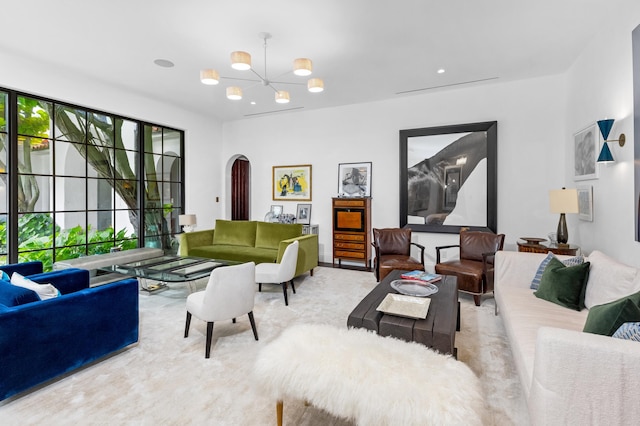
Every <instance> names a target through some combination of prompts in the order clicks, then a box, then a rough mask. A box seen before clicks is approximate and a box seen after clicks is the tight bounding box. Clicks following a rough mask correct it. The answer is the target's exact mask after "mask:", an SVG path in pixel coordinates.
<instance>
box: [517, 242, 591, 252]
mask: <svg viewBox="0 0 640 426" xmlns="http://www.w3.org/2000/svg"><path fill="white" fill-rule="evenodd" d="M517 244H518V251H524V252H528V253H548V252H551V253H553V254H559V255H567V256H575V255H576V254H577V253H578V250H580V247H579V246H576V245H573V244H568V245H566V246H559V245H555V244H549V245H547V244H541V243H521V242H520V241H518V242H517Z"/></svg>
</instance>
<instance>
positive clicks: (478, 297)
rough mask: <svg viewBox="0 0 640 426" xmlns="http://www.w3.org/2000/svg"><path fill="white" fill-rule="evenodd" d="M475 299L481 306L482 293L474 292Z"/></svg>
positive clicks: (477, 304)
mask: <svg viewBox="0 0 640 426" xmlns="http://www.w3.org/2000/svg"><path fill="white" fill-rule="evenodd" d="M473 301H474V302H475V303H476V306H480V303H481V302H482V295H481V294H474V295H473Z"/></svg>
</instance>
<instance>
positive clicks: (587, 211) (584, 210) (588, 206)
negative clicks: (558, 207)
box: [577, 185, 593, 222]
mask: <svg viewBox="0 0 640 426" xmlns="http://www.w3.org/2000/svg"><path fill="white" fill-rule="evenodd" d="M577 189H578V219H580V220H586V221H588V222H593V186H591V185H579V186H578V187H577Z"/></svg>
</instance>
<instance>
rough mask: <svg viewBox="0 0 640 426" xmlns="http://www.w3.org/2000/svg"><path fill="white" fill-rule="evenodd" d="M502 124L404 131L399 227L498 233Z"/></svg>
mask: <svg viewBox="0 0 640 426" xmlns="http://www.w3.org/2000/svg"><path fill="white" fill-rule="evenodd" d="M497 140H498V122H497V121H488V122H482V123H470V124H459V125H452V126H440V127H427V128H421V129H409V130H401V131H400V226H401V227H404V226H408V227H409V228H411V229H413V230H415V231H418V232H437V233H459V232H460V228H462V227H468V228H470V229H473V230H480V231H492V232H496V231H497V216H498V215H497V211H498V202H497V193H498V191H497V190H498V174H497V170H498V167H497V159H498V156H497V151H498V144H497Z"/></svg>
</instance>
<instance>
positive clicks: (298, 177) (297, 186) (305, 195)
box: [271, 164, 311, 201]
mask: <svg viewBox="0 0 640 426" xmlns="http://www.w3.org/2000/svg"><path fill="white" fill-rule="evenodd" d="M271 186H272V196H273V200H274V201H276V200H289V201H294V200H298V201H311V164H303V165H300V166H273V175H272V182H271Z"/></svg>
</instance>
